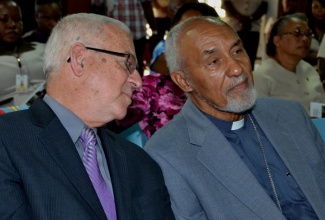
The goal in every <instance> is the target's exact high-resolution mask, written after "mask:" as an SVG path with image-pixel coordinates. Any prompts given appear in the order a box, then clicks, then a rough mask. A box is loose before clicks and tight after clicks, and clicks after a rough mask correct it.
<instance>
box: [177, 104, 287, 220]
mask: <svg viewBox="0 0 325 220" xmlns="http://www.w3.org/2000/svg"><path fill="white" fill-rule="evenodd" d="M185 106H186V107H185V109H184V107H183V110H184V111H183V112H184V117H185V118H186V121H187V125H188V126H189V137H190V139H191V140H190V141H191V143H192V144H195V145H199V146H201V147H202V149H201V150H200V151H199V153H198V154H197V159H198V160H199V161H200V162H201V163H202V164H203V165H204V166H205V167H206V168H207V169H208V170H209V171H210V172H211V173H212V174H213V175H214V177H215V178H216V179H218V181H220V182H221V184H223V185H224V186H225V187H226V188H227V189H228V190H229V191H230V192H231V193H232V194H234V196H236V197H237V198H238V199H239V200H240V201H241V202H242V203H243V204H245V205H246V206H248V207H249V208H250V209H251V210H252V211H253V212H255V213H256V214H257V215H258V216H260V217H261V218H262V219H284V217H283V215H282V214H281V213H280V212H279V210H278V208H277V207H276V205H275V203H274V202H273V201H272V200H271V198H270V197H269V196H268V194H267V193H266V192H265V191H264V189H263V188H262V186H261V185H260V184H259V182H258V181H257V180H256V178H255V177H254V175H253V174H252V173H251V172H250V170H249V169H248V168H247V166H246V165H245V163H244V162H243V161H242V159H241V158H240V157H239V156H238V154H237V152H236V151H235V150H234V149H233V147H232V146H231V145H230V144H229V142H228V141H227V140H226V138H225V137H224V136H223V134H222V133H221V132H220V131H219V130H218V129H217V128H216V127H215V126H214V125H213V124H212V122H210V121H209V119H207V118H206V117H205V116H204V115H203V114H202V113H201V112H200V111H199V110H198V109H197V108H196V107H195V106H194V105H193V104H192V103H190V102H187V103H186V104H185ZM198 128H199V129H198ZM216 142H217V144H216ZM257 200H258V202H256V201H257ZM265 207H267V208H265Z"/></svg>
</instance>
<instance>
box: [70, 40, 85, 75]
mask: <svg viewBox="0 0 325 220" xmlns="http://www.w3.org/2000/svg"><path fill="white" fill-rule="evenodd" d="M86 51H87V48H85V46H84V45H82V44H80V43H76V44H74V45H73V46H72V47H71V49H70V58H69V62H70V63H71V68H72V70H73V72H74V73H75V74H76V75H77V76H81V75H82V74H83V71H84V58H85V52H86Z"/></svg>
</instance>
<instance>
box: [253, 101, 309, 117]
mask: <svg viewBox="0 0 325 220" xmlns="http://www.w3.org/2000/svg"><path fill="white" fill-rule="evenodd" d="M302 109H304V108H303V106H302V105H301V104H300V103H299V102H297V101H295V100H288V99H280V98H273V97H265V98H258V99H257V101H256V104H255V107H254V111H262V112H270V113H272V114H273V113H277V114H278V113H282V112H283V114H285V115H288V114H292V113H293V112H301V111H302Z"/></svg>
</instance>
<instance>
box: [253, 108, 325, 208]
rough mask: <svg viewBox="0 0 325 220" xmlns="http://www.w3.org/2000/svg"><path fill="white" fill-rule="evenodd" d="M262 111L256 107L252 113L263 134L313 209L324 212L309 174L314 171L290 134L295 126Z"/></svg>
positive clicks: (277, 116) (314, 181) (313, 180)
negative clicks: (267, 115)
mask: <svg viewBox="0 0 325 220" xmlns="http://www.w3.org/2000/svg"><path fill="white" fill-rule="evenodd" d="M262 112H263V111H261V110H260V109H259V108H257V109H256V110H254V111H253V115H254V117H255V118H256V120H257V122H258V123H259V125H260V126H261V128H262V130H263V131H264V133H265V135H266V136H267V137H268V139H269V140H270V142H271V143H272V145H273V147H274V148H275V150H276V151H277V153H278V154H279V156H280V157H281V159H282V160H283V162H284V163H285V165H286V166H287V168H288V169H289V170H290V171H291V173H292V174H293V177H294V178H295V180H296V181H297V183H298V185H299V186H300V188H301V190H302V191H303V192H304V194H305V196H306V197H307V199H308V201H309V202H310V203H311V204H312V205H313V207H314V209H318V208H319V210H322V212H324V209H323V205H322V202H321V199H320V197H319V195H320V192H319V191H318V187H317V186H316V185H315V183H316V180H315V177H314V176H313V175H311V174H312V173H314V171H313V170H311V168H310V167H309V166H306V164H308V161H306V158H305V156H304V155H303V154H301V152H300V151H299V146H297V142H296V140H294V139H293V137H292V136H291V133H292V132H293V129H295V128H293V126H292V124H289V123H285V122H286V121H288V119H281V116H279V115H275V116H269V117H265V114H262ZM274 134H276V135H274ZM298 144H304V143H298ZM315 211H316V210H315Z"/></svg>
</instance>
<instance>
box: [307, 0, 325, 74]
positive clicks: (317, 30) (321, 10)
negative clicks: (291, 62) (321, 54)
mask: <svg viewBox="0 0 325 220" xmlns="http://www.w3.org/2000/svg"><path fill="white" fill-rule="evenodd" d="M306 15H307V17H308V25H309V27H310V29H311V30H312V32H313V34H314V36H313V38H312V40H311V45H310V50H309V53H308V55H307V56H306V57H305V58H304V60H305V61H307V62H308V63H310V64H311V65H312V66H314V67H315V68H316V67H317V52H318V49H319V45H320V43H321V42H322V38H323V35H324V31H325V0H312V1H310V2H309V4H308V8H307V13H306Z"/></svg>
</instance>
